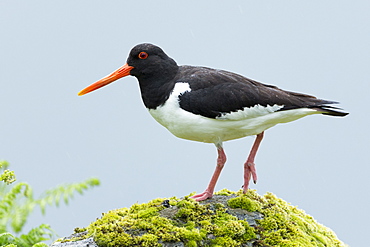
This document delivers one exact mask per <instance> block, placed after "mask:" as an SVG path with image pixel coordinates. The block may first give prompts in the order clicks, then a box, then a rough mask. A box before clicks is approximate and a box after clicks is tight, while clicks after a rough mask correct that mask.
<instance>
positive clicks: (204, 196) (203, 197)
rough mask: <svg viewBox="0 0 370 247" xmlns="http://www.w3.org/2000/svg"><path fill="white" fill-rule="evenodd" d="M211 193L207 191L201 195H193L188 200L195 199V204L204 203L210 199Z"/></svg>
mask: <svg viewBox="0 0 370 247" xmlns="http://www.w3.org/2000/svg"><path fill="white" fill-rule="evenodd" d="M212 196H213V192H210V191H208V190H206V191H204V192H203V193H200V194H197V195H193V196H191V197H190V198H192V199H195V200H196V201H197V202H200V201H204V200H206V199H208V198H212Z"/></svg>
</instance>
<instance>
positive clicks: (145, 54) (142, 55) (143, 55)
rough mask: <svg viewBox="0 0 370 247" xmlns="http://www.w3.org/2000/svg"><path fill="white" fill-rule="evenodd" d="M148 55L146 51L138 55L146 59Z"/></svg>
mask: <svg viewBox="0 0 370 247" xmlns="http://www.w3.org/2000/svg"><path fill="white" fill-rule="evenodd" d="M148 56H149V55H148V53H146V52H145V51H142V52H140V53H139V55H138V57H139V58H140V59H147V58H148Z"/></svg>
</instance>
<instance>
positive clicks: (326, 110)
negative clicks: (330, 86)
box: [313, 102, 349, 117]
mask: <svg viewBox="0 0 370 247" xmlns="http://www.w3.org/2000/svg"><path fill="white" fill-rule="evenodd" d="M333 103H334V104H337V102H333ZM333 103H331V104H333ZM313 109H315V110H317V111H320V112H321V113H322V114H323V115H329V116H335V117H344V116H347V115H348V114H349V113H348V112H343V111H341V110H342V108H339V107H334V106H329V105H322V106H315V107H313Z"/></svg>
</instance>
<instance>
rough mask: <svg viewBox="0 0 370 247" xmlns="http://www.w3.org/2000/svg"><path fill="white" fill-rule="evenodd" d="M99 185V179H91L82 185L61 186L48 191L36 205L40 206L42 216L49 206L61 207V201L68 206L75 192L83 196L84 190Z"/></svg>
mask: <svg viewBox="0 0 370 247" xmlns="http://www.w3.org/2000/svg"><path fill="white" fill-rule="evenodd" d="M99 184H100V181H99V179H97V178H90V179H87V180H86V181H84V182H81V183H74V184H67V185H59V186H57V187H56V188H53V189H50V190H47V191H46V192H45V193H44V194H43V195H42V196H41V198H40V199H38V200H36V203H37V204H38V205H39V206H40V208H41V212H42V214H45V208H46V206H47V205H50V206H51V205H53V204H54V205H55V206H59V204H60V200H61V199H63V201H64V203H65V204H68V202H69V200H70V199H72V198H73V196H74V193H75V192H78V193H79V194H83V192H84V190H87V189H89V188H92V187H94V186H98V185H99Z"/></svg>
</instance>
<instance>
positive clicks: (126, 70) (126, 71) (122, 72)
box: [78, 63, 134, 96]
mask: <svg viewBox="0 0 370 247" xmlns="http://www.w3.org/2000/svg"><path fill="white" fill-rule="evenodd" d="M133 68H134V67H132V66H129V65H128V64H127V63H126V64H125V65H123V66H122V67H121V68H119V69H117V70H116V71H114V72H113V73H112V74H110V75H108V76H106V77H104V78H102V79H100V80H99V81H97V82H95V83H94V84H91V85H90V86H88V87H87V88H84V89H82V90H81V91H80V92H79V93H78V95H79V96H81V95H84V94H87V93H90V92H92V91H94V90H96V89H98V88H101V87H104V86H106V85H108V84H109V83H111V82H114V81H115V80H118V79H119V78H122V77H125V76H128V75H130V71H131V70H132V69H133Z"/></svg>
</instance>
